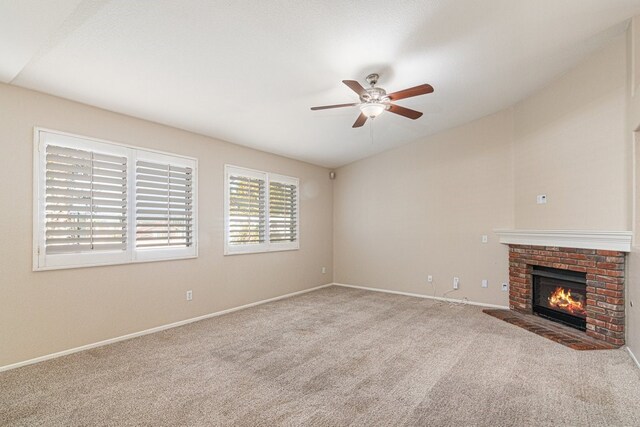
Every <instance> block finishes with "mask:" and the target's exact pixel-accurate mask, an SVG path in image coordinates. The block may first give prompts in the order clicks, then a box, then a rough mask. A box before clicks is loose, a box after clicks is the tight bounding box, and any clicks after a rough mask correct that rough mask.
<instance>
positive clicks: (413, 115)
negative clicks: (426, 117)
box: [389, 104, 422, 120]
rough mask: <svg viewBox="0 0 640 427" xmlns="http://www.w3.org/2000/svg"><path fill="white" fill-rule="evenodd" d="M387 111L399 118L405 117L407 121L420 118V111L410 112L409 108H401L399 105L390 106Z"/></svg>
mask: <svg viewBox="0 0 640 427" xmlns="http://www.w3.org/2000/svg"><path fill="white" fill-rule="evenodd" d="M389 111H390V112H392V113H395V114H399V115H401V116H404V117H407V118H409V119H412V120H415V119H418V118H420V117H421V116H422V113H421V112H420V111H416V110H412V109H410V108H405V107H401V106H399V105H395V104H391V105H390V106H389Z"/></svg>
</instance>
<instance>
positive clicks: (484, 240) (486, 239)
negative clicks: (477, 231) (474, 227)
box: [481, 234, 489, 243]
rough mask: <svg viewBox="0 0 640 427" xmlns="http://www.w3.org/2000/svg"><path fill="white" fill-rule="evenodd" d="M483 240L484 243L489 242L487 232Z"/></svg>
mask: <svg viewBox="0 0 640 427" xmlns="http://www.w3.org/2000/svg"><path fill="white" fill-rule="evenodd" d="M481 240H482V243H487V242H489V236H487V235H486V234H483V235H482V239H481Z"/></svg>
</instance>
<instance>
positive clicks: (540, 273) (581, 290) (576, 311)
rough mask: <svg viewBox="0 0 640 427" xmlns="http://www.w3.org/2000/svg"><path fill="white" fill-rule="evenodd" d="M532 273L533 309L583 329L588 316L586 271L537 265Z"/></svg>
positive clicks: (542, 314) (545, 315) (547, 316)
mask: <svg viewBox="0 0 640 427" xmlns="http://www.w3.org/2000/svg"><path fill="white" fill-rule="evenodd" d="M532 275H533V295H532V299H533V301H532V308H533V312H534V313H535V314H537V315H540V316H543V317H546V318H549V319H551V320H554V321H556V322H561V323H564V324H566V325H569V326H572V327H574V328H578V329H580V330H583V331H584V330H585V329H586V318H587V312H586V306H587V285H586V284H587V275H586V273H580V272H577V271H569V270H559V269H557V268H549V267H539V266H534V267H533V272H532Z"/></svg>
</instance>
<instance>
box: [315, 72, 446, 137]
mask: <svg viewBox="0 0 640 427" xmlns="http://www.w3.org/2000/svg"><path fill="white" fill-rule="evenodd" d="M378 77H380V76H378V75H377V74H369V75H368V76H367V82H368V83H369V85H370V86H371V87H369V88H367V89H365V88H363V87H362V85H361V84H360V83H358V82H357V81H355V80H343V81H342V83H344V84H346V85H347V86H348V87H349V89H351V90H352V91H354V92H355V93H357V94H358V96H359V97H360V102H354V103H352V104H336V105H325V106H322V107H311V109H312V110H314V111H316V110H328V109H330V108H342V107H355V106H356V105H357V106H358V107H360V115H359V116H358V118H357V119H356V121H355V123H354V124H353V126H352V127H354V128H359V127H361V126H362V125H364V123H365V122H366V121H367V119H369V118H370V119H375V118H376V117H378V116H379V115H380V114H382V113H383V112H384V111H387V110H388V111H390V112H392V113H395V114H399V115H401V116H404V117H408V118H410V119H412V120H415V119H417V118H419V117H420V116H422V113H421V112H419V111H416V110H412V109H410V108H405V107H401V106H399V105H396V104H392V103H391V101H397V100H399V99H404V98H411V97H412V96H418V95H426V94H428V93H431V92H433V87H432V86H431V85H428V84H423V85H420V86H415V87H412V88H409V89H405V90H401V91H398V92H393V93H390V94H387V91H386V90H384V89H383V88H381V87H376V83H378Z"/></svg>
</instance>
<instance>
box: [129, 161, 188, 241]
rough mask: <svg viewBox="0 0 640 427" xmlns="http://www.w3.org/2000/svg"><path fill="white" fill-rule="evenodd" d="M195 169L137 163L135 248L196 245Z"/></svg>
mask: <svg viewBox="0 0 640 427" xmlns="http://www.w3.org/2000/svg"><path fill="white" fill-rule="evenodd" d="M193 232H194V230H193V169H192V168H188V167H181V166H173V165H171V164H160V163H154V162H147V161H141V160H138V161H137V162H136V247H137V248H158V247H190V246H192V245H193Z"/></svg>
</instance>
